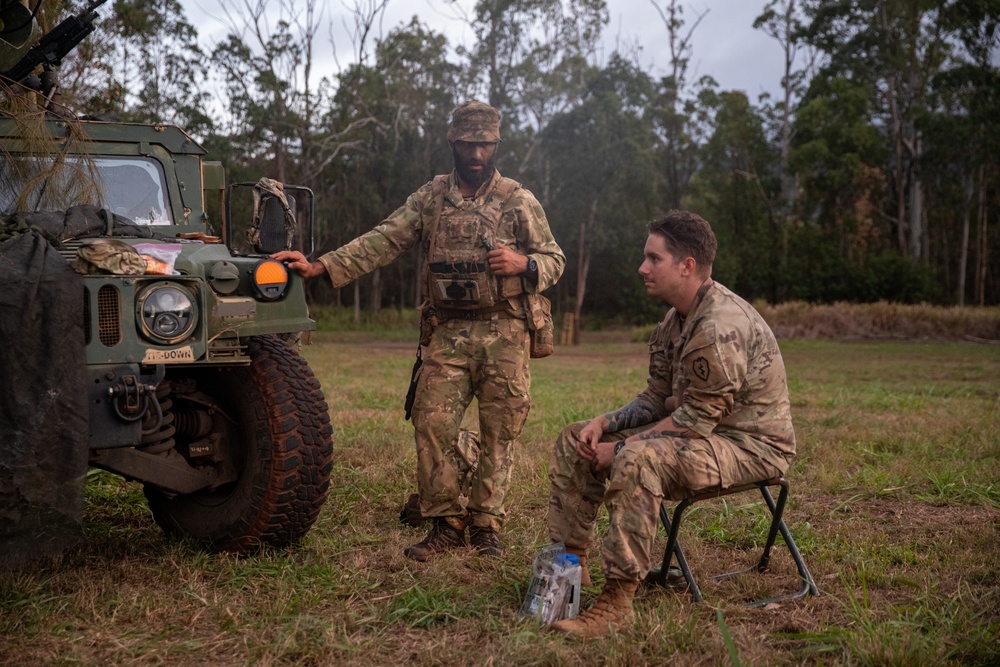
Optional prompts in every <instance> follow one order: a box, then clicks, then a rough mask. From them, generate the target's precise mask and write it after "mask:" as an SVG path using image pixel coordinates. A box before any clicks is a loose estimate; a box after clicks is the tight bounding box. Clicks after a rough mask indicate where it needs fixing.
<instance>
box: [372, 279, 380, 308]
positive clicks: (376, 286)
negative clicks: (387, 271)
mask: <svg viewBox="0 0 1000 667" xmlns="http://www.w3.org/2000/svg"><path fill="white" fill-rule="evenodd" d="M381 309H382V269H375V270H374V271H372V312H373V313H377V312H378V311H379V310H381Z"/></svg>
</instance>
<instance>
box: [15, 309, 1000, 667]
mask: <svg viewBox="0 0 1000 667" xmlns="http://www.w3.org/2000/svg"><path fill="white" fill-rule="evenodd" d="M374 330H375V329H373V331H374ZM404 334H408V335H404ZM373 338H375V336H374V334H373V333H371V332H366V333H365V334H364V336H358V335H353V334H352V335H338V334H333V333H329V332H321V333H317V334H314V344H313V345H311V346H307V347H305V348H304V353H305V355H306V357H307V358H308V359H309V361H310V363H311V365H312V367H313V369H314V370H315V372H316V374H317V376H318V377H319V378H320V380H321V382H322V384H323V387H324V391H325V393H326V396H327V399H328V402H329V403H330V405H331V415H332V418H333V422H334V424H335V428H336V433H335V446H336V462H335V463H336V464H335V468H334V471H333V483H332V486H331V490H330V494H329V497H328V500H327V503H326V505H325V506H324V509H323V511H322V513H321V514H320V517H319V520H318V521H317V523H316V525H315V527H314V529H313V530H312V531H311V532H310V534H309V535H308V536H307V537H306V538H305V539H304V540H303V541H302V543H301V544H299V545H297V546H295V547H293V548H291V549H287V550H283V551H274V550H267V551H264V552H262V553H260V554H257V555H255V556H253V557H244V558H236V557H233V556H225V555H211V554H205V553H203V552H201V551H199V550H197V549H196V548H195V547H194V546H193V545H191V544H188V543H186V542H176V541H170V540H168V539H167V538H165V537H164V536H163V535H162V533H161V532H160V531H159V529H158V528H156V526H155V525H154V524H153V521H152V518H151V517H150V515H149V511H148V509H147V508H146V504H145V500H144V498H143V494H142V490H141V488H140V487H139V486H138V485H137V484H134V483H128V482H125V481H123V480H121V479H120V478H117V477H114V476H112V475H109V474H107V473H103V472H101V473H98V472H94V473H91V474H90V475H89V476H88V486H87V506H86V522H85V531H86V537H85V539H84V541H83V542H82V543H81V544H80V546H79V547H77V548H75V549H73V550H72V551H70V552H67V553H66V554H64V555H63V556H62V557H60V558H58V559H56V560H54V561H51V562H45V563H39V564H37V565H34V566H32V567H30V568H29V569H27V570H24V571H21V572H17V573H7V574H3V575H0V664H10V665H81V664H82V665H104V664H122V665H159V664H170V665H179V666H185V665H204V664H219V665H246V664H262V665H386V664H388V665H392V664H416V665H442V664H443V665H466V664H494V665H507V664H516V665H575V664H587V665H590V664H593V665H598V664H599V665H644V664H648V665H661V664H666V663H668V662H669V663H671V664H679V665H693V664H699V665H703V664H708V665H719V664H728V665H736V664H740V665H748V666H749V665H797V664H810V665H984V666H985V665H993V664H998V662H1000V649H998V642H1000V611H998V610H1000V577H998V572H1000V549H998V547H997V544H998V542H1000V533H998V530H1000V481H998V480H1000V428H998V424H1000V379H998V378H1000V347H998V346H993V345H981V344H972V343H930V342H910V343H907V342H881V343H872V342H867V343H835V342H824V341H800V340H795V341H787V342H783V343H782V349H783V352H784V357H785V363H786V366H787V368H788V374H789V385H790V388H791V396H792V403H793V417H794V419H795V423H796V434H797V438H798V447H799V458H798V460H797V461H796V462H795V463H794V464H793V466H792V468H791V469H790V471H789V473H788V478H789V479H790V481H791V484H792V495H791V501H790V505H789V508H788V510H787V514H786V519H787V522H788V524H789V526H790V528H791V530H792V532H793V534H794V535H795V538H796V541H797V543H798V545H799V548H800V549H801V550H802V552H803V555H804V556H805V558H806V560H807V562H808V564H809V568H810V570H811V571H812V573H813V575H814V576H815V578H816V581H817V583H818V585H819V587H820V589H821V591H822V595H821V596H819V597H814V598H807V599H805V600H801V601H796V602H785V603H781V604H779V605H776V606H775V607H773V608H766V609H762V610H759V609H748V608H746V607H744V606H742V605H741V602H742V601H743V600H744V599H746V598H749V597H752V596H758V595H761V596H763V595H768V594H769V593H771V592H778V589H780V588H781V587H782V586H788V587H795V576H794V574H795V571H794V566H793V565H792V564H791V562H790V559H789V558H788V557H787V554H786V553H785V552H784V551H783V550H782V549H781V548H780V547H777V548H776V550H775V553H774V556H773V559H772V567H771V571H770V572H769V573H768V574H766V575H763V576H758V575H741V576H739V577H735V578H733V579H730V580H727V581H725V582H712V580H711V579H710V577H709V575H710V574H713V573H717V572H723V571H731V570H735V569H740V568H744V567H748V566H749V565H751V564H752V563H753V562H754V561H755V557H756V552H755V549H757V548H758V547H759V546H760V544H761V543H762V541H763V539H764V535H763V532H764V530H765V529H766V525H767V514H766V511H765V509H764V508H763V506H762V504H761V503H760V499H759V496H754V495H753V494H746V495H743V496H730V497H727V498H726V499H724V500H720V501H714V502H703V503H698V504H696V505H695V506H694V507H692V509H691V510H690V511H689V512H688V514H687V516H686V518H685V521H684V525H683V526H682V529H681V540H682V543H683V545H684V548H685V553H686V554H687V556H688V559H689V561H690V562H691V564H692V567H693V568H694V570H695V573H696V574H697V575H698V576H699V583H700V584H701V586H702V588H703V593H704V594H705V597H706V602H705V603H704V604H702V605H692V604H691V603H690V601H689V598H688V597H687V596H686V595H684V594H678V593H671V592H667V591H650V592H645V593H642V594H640V596H639V597H638V598H637V601H636V604H635V608H636V622H635V624H634V626H633V627H631V628H629V629H627V630H625V631H623V632H622V633H619V634H616V635H614V636H612V637H611V638H610V639H608V640H606V641H602V642H598V643H594V644H581V643H578V642H575V641H571V640H567V639H565V638H563V637H559V636H554V635H552V634H550V633H547V632H545V631H544V630H543V629H541V628H539V627H538V626H537V624H535V623H534V622H532V621H530V620H527V621H518V620H517V618H516V614H517V609H518V607H519V605H520V602H521V598H522V596H523V595H524V592H525V588H526V586H527V583H528V580H529V579H530V574H531V562H532V558H533V556H534V553H535V552H536V551H537V550H538V549H539V548H541V547H542V546H543V545H545V544H546V543H547V541H548V540H547V532H546V530H545V525H544V520H545V511H546V510H545V508H546V503H547V484H548V482H547V478H546V475H545V464H546V458H547V453H548V448H549V446H550V445H551V443H552V441H553V439H554V438H555V437H556V435H557V434H558V433H559V430H560V429H561V428H562V427H563V426H564V425H565V424H566V423H567V422H569V421H573V420H577V419H583V418H587V417H591V416H593V415H595V414H598V413H600V412H603V411H606V410H607V409H609V408H612V407H617V406H618V405H621V404H623V403H625V402H627V401H628V400H630V399H631V398H632V397H634V395H635V394H636V392H637V391H638V390H639V389H640V388H641V387H642V385H643V383H644V381H645V376H646V361H647V359H646V355H645V346H644V345H643V344H641V343H634V342H630V341H629V340H628V335H627V334H625V335H623V336H620V337H619V338H617V339H611V338H602V339H601V341H602V342H597V343H591V344H585V345H582V346H579V347H575V348H567V347H557V350H556V354H555V355H554V356H552V357H550V358H548V359H544V360H539V361H536V362H535V363H533V365H532V376H533V378H532V397H533V407H532V411H531V414H530V416H529V419H528V423H527V426H526V428H525V431H524V434H523V436H522V438H521V441H520V443H519V446H518V448H517V451H516V452H515V472H514V483H513V487H512V489H511V492H510V495H509V517H508V522H507V528H506V533H505V536H504V538H505V543H506V545H507V548H508V555H507V557H506V558H505V559H503V560H502V561H500V562H497V561H495V560H490V559H483V558H480V557H477V556H474V555H472V554H471V553H468V552H459V553H451V554H446V555H444V556H442V557H440V558H438V559H435V560H432V561H431V562H429V563H426V564H421V563H414V562H412V561H409V560H408V559H406V558H405V557H404V556H403V555H402V548H403V547H404V546H406V545H407V544H409V543H411V542H415V541H417V540H419V539H421V537H422V536H423V530H417V529H413V528H407V527H404V526H402V525H400V524H399V523H398V520H397V516H398V512H399V508H400V506H401V504H402V502H403V501H404V500H405V498H406V496H407V495H408V494H409V493H410V492H411V491H412V490H413V486H414V459H415V456H414V452H413V441H412V427H411V425H410V424H409V423H408V422H405V421H404V420H403V395H404V393H405V390H406V386H407V383H408V381H409V375H410V366H411V365H412V361H413V354H414V348H415V345H414V342H413V332H412V331H409V329H407V328H406V327H405V326H404V327H402V328H401V329H400V330H399V331H397V333H395V334H393V335H390V336H378V337H377V340H373ZM470 413H471V414H470V415H469V417H468V419H467V422H466V423H467V425H469V426H473V425H474V422H475V410H474V409H472V410H470ZM598 525H599V528H601V529H603V527H604V526H606V518H605V516H604V515H603V514H602V516H601V519H600V521H599V524H598ZM658 549H660V550H661V551H662V536H661V540H660V542H659V543H658ZM599 563H600V557H599V553H598V552H596V551H595V553H594V554H592V565H591V572H592V574H593V575H594V577H595V579H597V580H598V581H601V580H603V576H602V575H601V573H600V569H599ZM595 595H596V589H592V590H588V591H585V595H584V600H583V604H584V605H585V606H586V605H589V604H590V603H591V602H592V601H593V599H594V596H595Z"/></svg>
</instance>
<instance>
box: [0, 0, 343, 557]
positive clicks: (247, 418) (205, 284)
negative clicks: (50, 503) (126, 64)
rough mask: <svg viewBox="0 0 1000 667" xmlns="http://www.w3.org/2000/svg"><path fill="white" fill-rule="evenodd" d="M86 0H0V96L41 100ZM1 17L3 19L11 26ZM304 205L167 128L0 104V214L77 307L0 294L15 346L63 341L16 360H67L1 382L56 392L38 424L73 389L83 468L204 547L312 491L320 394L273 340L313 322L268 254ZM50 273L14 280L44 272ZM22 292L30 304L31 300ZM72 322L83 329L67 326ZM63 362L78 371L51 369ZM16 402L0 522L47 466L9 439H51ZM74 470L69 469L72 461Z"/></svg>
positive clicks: (319, 462)
mask: <svg viewBox="0 0 1000 667" xmlns="http://www.w3.org/2000/svg"><path fill="white" fill-rule="evenodd" d="M103 1H104V0H98V1H97V2H94V3H93V4H92V5H91V6H89V7H87V8H86V10H85V11H84V12H82V13H81V14H79V15H76V16H71V17H69V18H67V19H66V20H65V21H63V22H62V23H61V24H60V25H59V26H57V27H56V28H55V29H54V30H52V31H51V32H49V33H48V34H46V35H43V36H41V38H40V39H37V40H36V39H35V38H36V37H37V33H38V32H39V31H38V30H37V29H35V28H34V25H33V24H32V19H33V16H32V15H31V14H30V12H29V11H28V10H27V8H26V7H25V6H24V5H22V4H21V3H18V2H10V1H9V0H7V1H4V2H3V5H2V7H0V23H2V25H4V26H6V28H3V29H0V67H3V68H5V69H3V70H2V71H0V91H2V92H0V95H3V94H6V95H7V96H8V97H18V96H26V97H29V98H31V99H32V100H37V99H42V100H43V106H44V105H45V101H46V100H48V99H49V97H50V92H51V88H52V83H51V82H52V79H53V74H54V72H55V71H56V69H57V67H58V65H59V64H60V63H59V61H60V60H61V59H62V57H64V56H65V55H66V53H67V52H68V51H69V49H71V48H73V46H75V44H76V43H78V42H79V41H80V40H81V39H83V38H84V37H85V36H86V34H87V33H89V32H90V31H91V30H93V22H94V19H95V18H96V17H97V13H96V8H97V7H98V6H100V5H101V4H102V3H103ZM29 27H30V29H29ZM14 28H18V29H20V32H14V33H13V34H14V35H15V36H16V37H17V39H15V40H13V43H11V42H8V41H6V40H8V39H10V35H11V34H12V31H13V29H14ZM29 33H30V34H29ZM5 49H6V51H7V53H3V52H4V50H5ZM11 51H15V53H14V55H15V56H16V57H14V58H12V57H10V56H11V53H10V52H11ZM3 56H6V60H5V59H4V58H3ZM11 61H13V64H11ZM29 135H30V136H29ZM82 181H87V182H86V183H82ZM75 192H79V193H80V198H81V201H80V202H78V203H79V204H80V205H74V206H67V207H66V208H65V209H64V210H60V211H58V212H53V211H51V210H45V204H46V203H47V202H51V201H55V200H58V199H59V198H58V197H55V195H62V196H68V198H69V199H72V198H73V193H75ZM65 198H66V197H64V199H65ZM88 199H89V200H91V201H90V202H89V205H87V204H88V201H87V200H88ZM312 202H313V199H312V193H311V192H310V191H309V190H308V189H307V188H302V187H295V186H291V185H286V184H281V183H276V182H274V181H270V180H268V179H266V178H263V179H261V180H260V181H258V182H255V183H237V184H229V185H227V184H226V181H225V173H224V170H223V167H222V165H221V164H220V163H218V162H212V161H209V160H208V159H206V151H205V150H204V149H203V148H202V147H201V146H200V145H199V144H198V142H197V141H195V140H194V139H193V138H192V137H190V136H189V135H188V134H186V133H185V132H184V131H183V130H182V129H180V128H177V127H170V126H166V125H143V124H129V123H123V122H119V121H116V120H110V121H109V120H107V119H105V120H102V121H98V120H86V119H85V117H78V116H76V115H75V114H72V115H69V114H67V113H66V112H65V110H58V109H56V108H55V107H54V106H53V105H51V104H49V105H48V106H46V107H45V110H44V111H43V110H39V112H38V113H25V114H19V113H17V112H9V111H8V112H0V213H3V214H5V216H4V220H6V221H7V223H8V227H7V228H8V231H10V230H16V229H17V228H18V224H20V225H21V228H22V231H31V232H34V233H39V234H43V235H44V236H45V238H47V239H48V241H49V242H50V244H51V246H52V248H53V249H54V250H55V251H56V252H57V253H58V255H59V256H60V257H62V259H64V260H65V262H66V265H65V266H72V267H75V268H76V271H75V272H74V271H68V270H66V268H65V266H62V265H54V264H51V263H48V264H45V266H46V267H49V268H46V269H45V271H47V272H49V273H58V274H59V276H60V277H61V280H63V282H62V286H63V288H65V287H66V285H69V289H70V293H71V294H72V296H71V298H70V300H69V301H65V302H63V303H64V304H68V305H65V310H66V312H71V313H74V315H73V316H72V317H71V318H69V320H70V324H71V325H73V320H75V319H77V318H79V323H78V325H74V326H69V327H68V328H66V329H65V330H64V331H58V332H56V331H51V328H52V326H51V325H48V324H44V323H43V326H41V327H38V326H37V322H36V320H37V318H36V320H31V321H24V322H16V323H15V322H13V321H12V318H13V317H14V315H12V314H11V313H12V312H14V311H9V310H8V311H4V317H5V318H6V319H7V322H6V325H7V327H6V329H5V331H6V332H7V333H6V335H8V336H11V334H10V332H11V331H14V332H15V333H17V332H22V331H24V332H26V333H25V335H24V336H23V337H22V340H21V341H20V343H19V345H21V347H20V348H19V351H18V352H17V353H16V354H19V355H21V356H24V355H29V356H30V355H32V341H33V340H38V339H41V338H46V339H59V338H60V337H61V343H60V344H58V345H55V346H54V345H50V346H49V347H48V348H45V349H58V350H59V351H60V352H63V353H65V352H66V350H76V351H77V352H76V353H74V354H73V355H70V357H66V355H65V354H63V357H62V358H61V359H55V360H53V359H51V358H34V359H31V360H29V362H28V363H27V364H26V366H25V367H26V368H33V367H37V366H40V365H41V366H44V365H46V364H51V365H52V366H54V367H56V368H58V369H60V371H66V372H60V373H54V372H53V373H51V374H50V375H51V376H52V378H53V379H52V386H50V387H46V388H45V389H46V391H47V394H44V393H40V392H39V391H38V388H37V387H34V388H30V387H29V388H26V387H22V386H19V383H20V382H22V379H20V378H14V377H10V376H9V375H8V376H7V377H5V378H4V387H3V389H4V391H5V392H7V393H8V394H11V393H13V394H16V393H17V392H19V391H22V390H28V391H31V390H33V391H35V394H36V395H37V396H39V398H38V403H39V404H40V405H42V404H45V403H46V401H47V396H49V395H52V396H55V395H58V396H59V397H60V398H59V399H58V400H59V401H61V402H62V403H57V404H54V405H55V407H54V409H50V408H51V407H52V406H49V408H46V407H44V405H43V406H42V407H39V410H45V411H47V412H46V414H48V415H50V416H49V417H47V418H46V419H47V420H49V421H50V422H51V421H59V420H60V419H61V418H62V417H61V415H67V414H68V415H70V416H72V413H73V410H72V409H66V410H61V409H60V408H59V405H69V404H71V403H72V401H73V400H77V399H80V400H81V401H82V402H81V403H80V404H85V405H86V408H85V412H86V414H85V415H83V417H84V420H83V421H82V422H79V423H84V424H85V428H86V433H83V434H81V436H80V438H79V440H80V442H81V443H82V445H81V447H82V449H83V454H82V456H83V457H85V459H86V462H87V465H89V467H91V468H98V469H103V470H106V471H110V472H113V473H116V474H119V475H122V476H124V477H125V478H126V479H129V480H135V481H138V482H141V483H142V484H143V488H144V491H145V495H146V498H147V499H148V503H149V508H150V510H151V512H152V515H153V518H154V519H155V521H156V523H158V524H159V525H160V526H161V527H162V528H163V529H164V530H165V531H166V532H167V533H168V534H174V535H179V536H185V537H190V538H193V539H194V540H197V541H198V542H200V543H202V544H203V545H204V546H205V547H207V548H209V549H213V550H226V551H234V552H245V551H248V550H252V549H255V548H257V547H259V546H261V545H275V546H284V545H287V544H289V543H291V542H293V541H294V540H296V539H297V538H299V537H301V536H303V535H304V534H305V533H306V532H307V531H308V530H309V529H310V527H311V526H312V524H313V523H314V522H315V520H316V518H317V515H318V513H319V510H320V508H321V506H322V504H323V502H324V500H325V498H326V493H327V488H328V485H329V476H330V472H331V468H332V450H333V445H332V435H331V434H332V429H331V426H330V418H329V412H328V406H327V403H326V401H325V398H324V396H323V393H322V391H321V388H320V385H319V382H318V381H317V380H316V378H315V377H314V375H313V372H312V371H311V369H310V368H309V366H308V364H307V362H306V361H305V360H304V359H303V358H302V357H301V356H300V355H299V354H298V351H297V349H296V348H295V346H293V345H290V344H289V342H288V341H289V339H293V338H294V337H295V336H296V335H297V334H299V333H300V332H303V331H309V330H312V329H314V328H315V322H314V321H313V320H311V319H310V318H309V316H308V311H307V305H306V300H305V293H304V289H303V282H302V279H301V277H300V276H299V275H298V274H297V273H296V272H294V271H289V270H288V269H287V267H286V266H284V265H283V264H282V263H280V262H276V261H274V260H272V259H269V255H270V254H271V253H273V252H275V251H277V250H281V249H286V248H296V249H301V250H303V251H304V252H305V253H306V254H307V255H310V254H311V252H312V247H311V246H312ZM241 211H242V213H241ZM213 216H214V217H213ZM216 225H218V230H217V229H216ZM25 228H26V229H25ZM8 236H11V234H8ZM13 236H14V237H15V238H13V239H12V240H8V241H4V242H3V243H0V258H3V259H5V260H7V262H6V264H5V270H6V271H7V274H5V275H8V276H9V275H11V274H10V270H11V268H10V263H11V262H10V260H11V258H12V257H14V258H16V257H18V255H16V254H14V250H13V244H14V243H16V241H17V239H18V238H20V237H19V236H17V235H16V234H14V235H13ZM4 246H8V250H7V251H5V250H4ZM14 270H15V271H18V270H19V269H18V268H17V267H14ZM29 270H30V269H29V268H27V267H26V268H25V274H27V272H28V271H29ZM15 275H16V274H15ZM50 277H51V276H45V275H42V276H35V277H34V278H31V279H29V280H28V281H27V282H28V283H30V284H32V285H44V284H47V281H48V279H49V278H50ZM17 280H18V283H19V284H20V283H21V282H22V280H21V278H20V277H19V276H18V279H17ZM7 291H10V290H9V288H8V289H7ZM24 303H25V304H27V306H26V308H25V312H27V311H28V310H30V308H31V305H32V303H33V302H32V301H30V300H25V302H24ZM51 310H52V308H51V307H49V308H48V311H49V312H46V313H43V314H42V317H44V316H46V315H52V313H51ZM29 319H30V318H29ZM33 326H35V327H36V330H34V331H33V330H32V327H33ZM77 327H78V328H77ZM74 331H76V332H80V331H82V340H80V341H76V340H70V339H75V336H74V335H72V334H73V333H74ZM7 343H8V344H9V345H12V344H13V343H12V341H11V340H10V339H8V341H7ZM35 356H36V357H37V356H38V355H37V354H36V355H35ZM73 357H82V358H73ZM8 359H14V361H19V359H18V358H16V357H8ZM76 366H79V369H80V372H79V373H77V374H75V375H73V374H72V373H69V372H68V371H67V370H66V369H68V368H70V369H71V368H73V367H76ZM57 375H58V376H59V377H58V378H57V377H56V376H57ZM66 377H74V378H76V379H75V380H73V382H79V381H80V380H81V379H82V383H81V384H80V386H73V382H71V383H70V384H67V382H66V379H65V378H66ZM60 378H61V379H60ZM59 382H61V383H62V384H61V385H60V384H59ZM30 416H31V415H29V416H28V417H26V416H24V413H23V412H22V414H21V416H20V417H18V418H17V419H14V418H11V419H10V420H9V423H8V424H7V426H6V428H9V429H11V430H12V431H13V434H11V433H7V434H4V436H5V437H4V441H3V442H0V452H2V451H3V449H4V448H7V453H6V454H0V496H2V494H3V493H4V492H6V493H7V495H6V497H5V498H6V499H5V500H4V499H3V498H0V501H2V502H0V537H2V535H3V532H4V526H5V525H6V526H7V529H8V531H9V530H12V529H11V528H10V525H11V522H12V519H11V517H21V516H23V515H24V514H25V512H24V511H22V510H25V509H26V508H27V509H30V506H31V504H32V503H33V502H36V501H37V500H38V499H37V498H34V497H33V495H32V494H33V487H34V486H36V483H35V482H34V481H32V480H33V479H35V478H34V477H33V475H36V474H38V473H37V471H38V469H41V468H44V467H45V466H42V465H30V464H32V463H33V461H24V460H23V459H24V458H25V456H26V454H25V452H32V451H35V452H41V454H37V456H45V455H47V451H46V450H44V449H43V448H46V447H49V446H50V445H48V444H46V443H44V442H38V441H37V440H38V438H35V441H34V442H33V441H32V440H31V439H32V437H33V436H32V432H34V433H40V434H41V436H40V437H42V438H44V437H49V439H50V440H51V439H52V438H51V433H49V434H46V432H45V428H46V423H45V420H44V419H43V420H42V423H39V424H37V425H36V426H35V427H32V428H28V427H26V426H25V424H26V423H27V422H28V421H30ZM17 420H20V421H17ZM29 431H32V432H29ZM64 432H65V431H64ZM19 438H20V440H19ZM26 442H27V443H28V445H27V446H26V445H25V443H26ZM18 443H20V444H18ZM15 445H16V447H15ZM12 448H15V449H17V450H18V451H15V452H13V453H11V452H12ZM68 451H69V453H68V454H67V456H70V457H74V456H77V453H76V452H75V451H74V450H72V449H71V450H68ZM18 457H20V458H21V460H20V461H18V460H17V458H18ZM25 464H28V465H25ZM85 468H86V466H85ZM11 471H14V472H11ZM18 471H21V472H20V474H22V477H21V478H19V477H18V474H19V473H18ZM74 479H75V480H76V481H74V483H75V484H79V485H80V486H82V485H83V484H84V476H82V475H75V476H74ZM12 489H13V490H12ZM47 495H49V496H52V495H58V494H55V493H49V494H47ZM82 497H83V492H82V490H81V491H80V498H81V499H82ZM80 503H81V505H82V500H81V501H80ZM28 513H30V512H28ZM42 514H44V512H42ZM5 520H6V521H7V523H6V524H5V523H4V521H5Z"/></svg>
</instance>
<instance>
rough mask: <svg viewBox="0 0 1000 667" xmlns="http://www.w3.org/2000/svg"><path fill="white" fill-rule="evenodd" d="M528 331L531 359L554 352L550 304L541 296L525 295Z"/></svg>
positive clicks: (553, 332)
mask: <svg viewBox="0 0 1000 667" xmlns="http://www.w3.org/2000/svg"><path fill="white" fill-rule="evenodd" d="M525 302H526V304H525V305H526V309H527V311H528V313H527V314H528V318H527V322H528V329H529V330H530V331H531V358H532V359H541V358H543V357H547V356H549V355H550V354H552V353H553V352H554V351H555V325H554V324H553V322H552V302H551V301H549V300H548V299H547V298H545V297H544V296H542V295H541V294H526V295H525Z"/></svg>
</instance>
